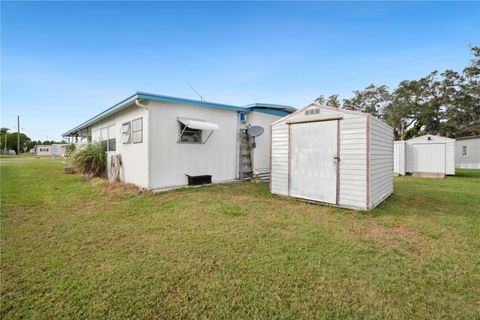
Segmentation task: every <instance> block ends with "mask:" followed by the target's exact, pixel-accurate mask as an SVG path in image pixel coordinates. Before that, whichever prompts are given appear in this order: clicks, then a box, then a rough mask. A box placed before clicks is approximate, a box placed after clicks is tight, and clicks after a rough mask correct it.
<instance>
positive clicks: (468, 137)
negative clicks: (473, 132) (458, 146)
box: [456, 136, 480, 140]
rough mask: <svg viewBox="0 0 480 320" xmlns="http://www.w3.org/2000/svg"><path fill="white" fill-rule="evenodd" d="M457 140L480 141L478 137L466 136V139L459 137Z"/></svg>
mask: <svg viewBox="0 0 480 320" xmlns="http://www.w3.org/2000/svg"><path fill="white" fill-rule="evenodd" d="M456 139H457V140H467V139H480V136H467V137H460V138H456Z"/></svg>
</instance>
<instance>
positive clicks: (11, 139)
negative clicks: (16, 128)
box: [0, 132, 30, 152]
mask: <svg viewBox="0 0 480 320" xmlns="http://www.w3.org/2000/svg"><path fill="white" fill-rule="evenodd" d="M29 142H30V138H29V137H28V136H27V135H26V134H25V133H20V152H23V151H24V150H25V148H27V147H28V143H29ZM0 144H1V148H2V149H3V148H5V135H2V136H1V141H0ZM7 150H15V152H16V151H17V133H16V132H12V133H8V134H7Z"/></svg>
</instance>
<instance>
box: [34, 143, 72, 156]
mask: <svg viewBox="0 0 480 320" xmlns="http://www.w3.org/2000/svg"><path fill="white" fill-rule="evenodd" d="M67 148H68V144H64V143H54V144H51V145H36V146H35V147H33V153H34V154H35V155H37V156H53V157H63V156H65V153H66V152H67Z"/></svg>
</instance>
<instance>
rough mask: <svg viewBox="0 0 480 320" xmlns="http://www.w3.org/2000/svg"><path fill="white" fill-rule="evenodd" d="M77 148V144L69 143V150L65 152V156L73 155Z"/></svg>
mask: <svg viewBox="0 0 480 320" xmlns="http://www.w3.org/2000/svg"><path fill="white" fill-rule="evenodd" d="M76 149H77V146H76V145H75V144H74V143H72V144H69V145H68V147H67V151H66V152H65V157H67V158H69V157H71V156H72V155H73V154H74V153H75V150H76Z"/></svg>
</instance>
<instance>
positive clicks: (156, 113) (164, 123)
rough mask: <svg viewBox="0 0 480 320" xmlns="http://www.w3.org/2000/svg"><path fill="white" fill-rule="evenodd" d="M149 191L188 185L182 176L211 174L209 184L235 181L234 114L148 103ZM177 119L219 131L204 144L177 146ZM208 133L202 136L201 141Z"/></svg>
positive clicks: (216, 110)
mask: <svg viewBox="0 0 480 320" xmlns="http://www.w3.org/2000/svg"><path fill="white" fill-rule="evenodd" d="M148 107H149V111H150V121H151V130H150V139H151V143H150V188H151V189H165V188H173V187H179V186H185V185H187V184H188V179H187V177H186V175H187V174H188V175H192V176H194V175H211V176H212V182H213V183H218V182H226V181H232V180H234V179H236V176H237V171H238V166H237V137H238V113H237V111H233V110H221V109H212V108H199V107H196V106H190V105H182V104H175V103H166V102H158V101H151V102H150V103H149V105H148ZM178 118H191V119H197V120H204V121H208V122H212V123H215V124H217V125H218V126H219V129H218V130H217V131H215V132H213V134H212V135H211V136H210V138H209V139H208V141H207V142H206V143H205V144H196V143H178V138H179V133H180V131H179V128H180V127H179V123H178ZM208 134H209V133H206V132H205V133H203V137H202V139H203V140H205V139H206V138H207V136H208Z"/></svg>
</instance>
